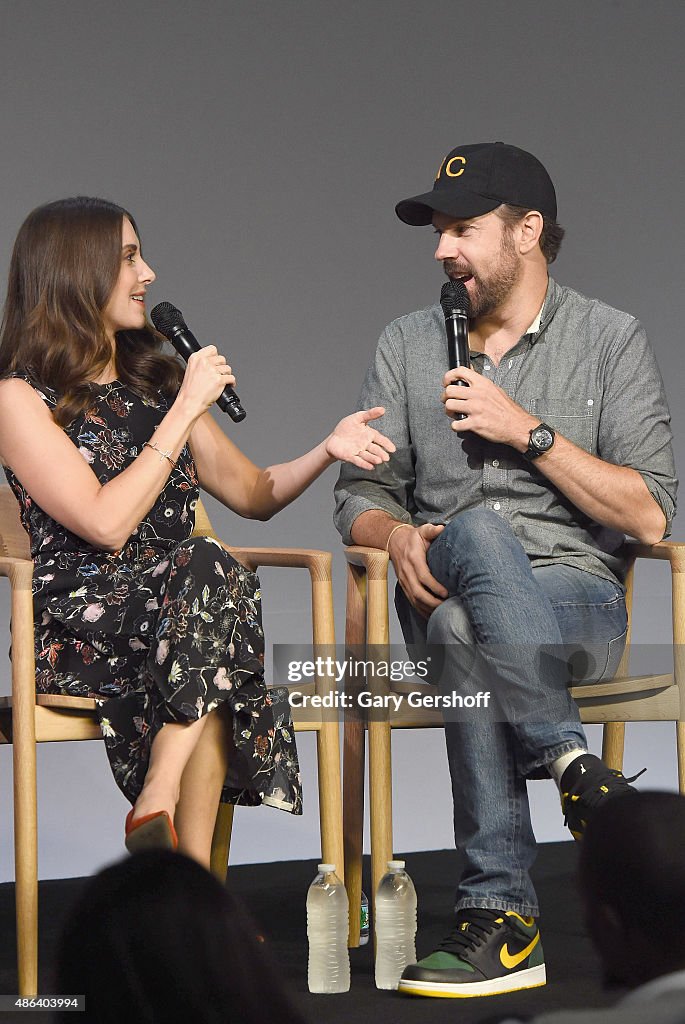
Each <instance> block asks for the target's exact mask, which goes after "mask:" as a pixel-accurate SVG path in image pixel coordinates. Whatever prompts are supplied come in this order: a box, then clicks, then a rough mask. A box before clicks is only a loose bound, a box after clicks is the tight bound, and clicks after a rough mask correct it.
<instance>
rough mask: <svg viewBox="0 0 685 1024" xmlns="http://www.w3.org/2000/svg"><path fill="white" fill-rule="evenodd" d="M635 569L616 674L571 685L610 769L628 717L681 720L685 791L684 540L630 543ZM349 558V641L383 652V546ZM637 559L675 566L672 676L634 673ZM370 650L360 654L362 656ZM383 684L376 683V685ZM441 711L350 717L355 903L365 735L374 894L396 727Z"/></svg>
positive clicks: (355, 550)
mask: <svg viewBox="0 0 685 1024" xmlns="http://www.w3.org/2000/svg"><path fill="white" fill-rule="evenodd" d="M627 547H628V552H629V559H630V561H629V570H628V575H627V579H626V604H627V608H628V639H627V643H626V648H625V651H624V654H623V657H622V659H621V663H620V665H619V667H618V670H617V673H616V676H615V678H614V679H613V680H612V681H611V682H609V683H598V684H595V685H587V686H577V687H573V688H572V689H571V693H572V695H573V697H574V699H575V700H576V702H577V704H578V706H579V708H580V715H581V719H582V721H583V722H585V723H587V724H597V723H600V724H602V725H603V726H604V729H603V742H602V757H603V758H604V760H605V762H606V763H607V764H608V765H609V766H610V767H611V768H617V769H621V768H622V766H623V745H624V734H625V723H626V722H645V721H648V722H660V721H669V722H675V724H676V742H677V752H678V783H679V788H680V792H681V793H684V794H685V544H676V543H671V542H665V541H662V542H661V543H659V544H654V545H651V546H650V545H645V544H636V543H629V544H628V545H627ZM345 556H346V558H347V616H346V627H345V644H346V647H347V648H348V649H351V650H354V651H355V652H363V651H365V650H366V647H367V645H368V646H369V648H371V650H370V652H369V654H368V655H367V657H368V658H369V659H372V658H374V657H375V658H379V657H381V656H382V652H383V649H384V647H385V646H386V645H387V644H388V643H389V627H388V561H389V557H388V555H387V553H386V552H385V551H382V550H380V549H378V548H368V547H349V548H347V549H346V551H345ZM637 558H650V559H662V560H665V561H668V562H669V563H670V568H671V592H672V616H673V662H674V664H673V672H671V673H668V674H666V675H651V676H636V677H631V676H630V675H629V673H628V665H629V658H630V634H631V612H632V596H633V576H634V563H635V560H636V559H637ZM363 656H364V655H363V654H362V655H361V657H363ZM374 685H375V686H378V682H377V681H376V682H375V683H374ZM389 686H390V690H391V691H394V692H397V693H402V692H406V691H407V689H411V690H414V691H416V690H425V692H426V693H434V692H435V688H434V687H431V686H430V685H429V684H425V683H423V684H421V683H418V684H414V683H412V684H411V686H410V687H407V685H406V684H404V685H395V684H392V683H390V684H389ZM442 726H443V720H442V714H441V712H440V710H439V709H430V708H424V707H420V708H411V707H408V706H407V704H406V702H403V703H402V706H401V707H400V709H399V711H397V712H395V711H394V710H393V709H392V708H391V709H390V710H389V712H388V714H387V716H384V717H381V716H380V715H378V714H374V715H373V716H370V718H369V721H368V722H364V721H362V720H361V719H360V718H356V719H355V718H354V717H353V716H350V717H348V718H347V719H346V721H345V732H344V743H343V830H344V836H345V879H346V886H347V892H348V895H349V900H350V906H351V907H354V906H357V905H358V904H359V899H360V893H361V870H362V844H363V813H364V776H365V764H364V762H365V757H364V734H365V731H368V737H369V813H370V825H371V874H372V882H371V886H372V894H375V892H376V890H377V888H378V883H379V881H380V879H381V877H382V876H383V874H384V872H385V869H386V864H387V861H388V860H391V859H392V857H393V843H392V759H391V734H392V730H393V729H423V728H442ZM357 924H358V922H357V919H356V917H354V916H353V915H350V945H351V946H356V945H358V943H359V930H358V927H357Z"/></svg>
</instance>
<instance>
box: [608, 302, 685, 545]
mask: <svg viewBox="0 0 685 1024" xmlns="http://www.w3.org/2000/svg"><path fill="white" fill-rule="evenodd" d="M670 424H671V417H670V414H669V411H668V404H667V402H666V393H665V390H664V383H663V380H662V377H661V374H660V372H659V368H658V366H657V363H656V359H655V357H654V353H653V351H652V348H651V346H650V344H649V341H648V339H647V335H646V333H645V330H644V328H643V326H642V324H641V323H640V322H639V321H638V320H635V319H633V318H632V317H631V318H629V320H628V323H627V324H626V327H625V329H624V330H623V331H622V332H621V333H620V334H619V335H618V336H617V338H616V342H615V343H614V345H613V346H612V347H611V349H610V351H609V352H608V355H607V360H606V366H605V375H604V396H603V401H602V407H601V414H600V420H599V427H598V436H597V454H598V456H599V458H600V459H604V460H605V461H606V462H612V463H614V465H617V466H629V467H630V468H631V469H635V470H637V472H638V473H639V474H640V476H641V477H642V479H643V480H644V482H645V484H646V485H647V487H648V489H649V492H650V494H651V495H652V497H653V498H654V500H655V501H656V502H657V504H658V505H659V507H660V508H661V510H662V512H663V513H664V516H665V517H666V531H665V533H664V536H665V537H668V536H669V534H670V532H671V522H672V520H673V517H674V515H675V511H676V494H677V490H678V480H677V478H676V475H675V461H674V457H673V435H672V432H671V426H670Z"/></svg>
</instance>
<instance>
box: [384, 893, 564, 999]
mask: <svg viewBox="0 0 685 1024" xmlns="http://www.w3.org/2000/svg"><path fill="white" fill-rule="evenodd" d="M545 982H546V976H545V962H544V958H543V955H542V944H541V942H540V932H539V931H538V926H537V923H536V921H535V918H533V917H521V915H520V914H517V913H516V912H515V911H513V910H488V909H485V908H482V907H469V908H467V909H465V910H460V911H458V912H457V919H456V923H455V926H454V928H453V930H452V931H451V932H450V934H449V935H448V936H447V938H446V939H445V940H444V942H442V943H441V944H440V946H439V947H438V949H436V951H435V952H434V953H431V955H430V956H427V957H425V959H423V960H419V962H418V963H417V964H412V966H411V967H406V968H405V969H404V972H403V974H402V977H401V978H400V983H399V985H398V986H397V989H398V992H404V993H405V994H406V995H412V996H436V997H438V998H439V999H468V998H469V997H473V996H496V995H499V994H500V993H501V992H516V991H518V990H519V989H522V988H537V987H538V986H540V985H544V984H545Z"/></svg>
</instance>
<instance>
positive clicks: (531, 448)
mask: <svg viewBox="0 0 685 1024" xmlns="http://www.w3.org/2000/svg"><path fill="white" fill-rule="evenodd" d="M554 437H555V434H554V431H553V430H552V428H551V427H549V426H548V425H547V424H546V423H539V424H538V425H537V427H533V429H532V430H531V432H530V434H529V436H528V447H527V448H526V450H525V452H524V453H523V456H524V458H526V459H528V460H530V461H531V462H532V461H533V459H537V457H538V455H544V453H545V452H548V451H549V450H550V448H551V447H552V445H553V444H554Z"/></svg>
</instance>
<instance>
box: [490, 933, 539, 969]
mask: <svg viewBox="0 0 685 1024" xmlns="http://www.w3.org/2000/svg"><path fill="white" fill-rule="evenodd" d="M539 939H540V932H538V933H537V935H536V936H535V938H534V939H533V941H532V942H529V943H528V945H527V946H526V948H525V949H522V950H521V952H520V953H515V954H514V955H513V956H512V955H511V953H510V952H509V947H508V946H507V944H506V942H505V944H504V945H503V946H502V948H501V949H500V951H499V958H500V960H501V961H502V966H503V967H506V968H507V970H508V971H511V970H513V968H514V967H518V965H519V964H520V963H523V961H524V960H525V959H526V957H527V956H530V954H531V953H532V952H533V950H534V949H535V947H536V946H537V944H538V941H539Z"/></svg>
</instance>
